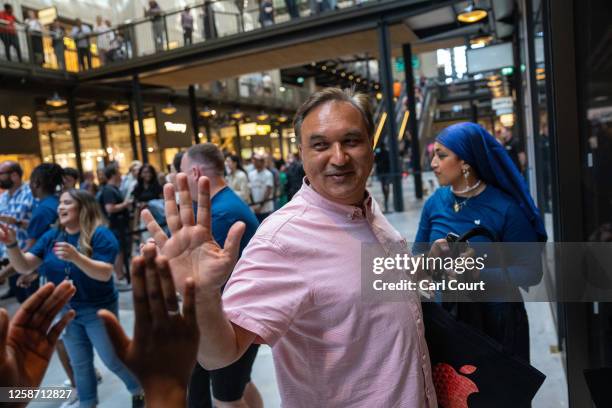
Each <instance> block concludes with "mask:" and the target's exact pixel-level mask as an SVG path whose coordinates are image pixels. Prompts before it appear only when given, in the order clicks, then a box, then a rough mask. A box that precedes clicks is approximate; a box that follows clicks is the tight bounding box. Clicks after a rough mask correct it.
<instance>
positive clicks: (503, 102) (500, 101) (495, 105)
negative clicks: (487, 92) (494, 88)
mask: <svg viewBox="0 0 612 408" xmlns="http://www.w3.org/2000/svg"><path fill="white" fill-rule="evenodd" d="M513 106H514V102H513V101H512V98H511V97H509V96H505V97H502V98H493V99H491V108H492V109H493V110H496V111H499V110H504V109H512V107H513Z"/></svg>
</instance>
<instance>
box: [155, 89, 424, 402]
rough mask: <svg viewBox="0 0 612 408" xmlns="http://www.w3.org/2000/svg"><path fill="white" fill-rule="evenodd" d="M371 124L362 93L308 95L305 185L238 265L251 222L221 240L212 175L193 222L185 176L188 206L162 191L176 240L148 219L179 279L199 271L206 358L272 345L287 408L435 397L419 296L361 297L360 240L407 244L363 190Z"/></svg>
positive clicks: (181, 181)
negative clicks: (214, 230) (213, 212)
mask: <svg viewBox="0 0 612 408" xmlns="http://www.w3.org/2000/svg"><path fill="white" fill-rule="evenodd" d="M373 128H374V124H373V120H372V114H371V111H370V107H369V101H368V98H367V96H365V95H360V94H354V93H352V92H350V91H342V90H340V89H335V88H327V89H324V90H322V91H319V92H317V93H315V94H313V95H312V96H311V97H310V98H309V99H308V101H306V102H305V103H304V105H302V107H301V108H300V109H299V111H298V112H297V114H296V118H295V122H294V129H295V132H296V136H297V137H298V139H299V140H300V142H301V143H300V153H301V156H302V159H303V162H304V171H305V173H306V178H305V182H304V185H303V186H302V189H301V190H300V191H299V192H298V193H297V194H296V195H295V196H294V197H293V199H292V200H291V201H290V202H289V203H288V204H287V205H285V206H284V207H283V208H282V209H280V210H278V211H277V212H275V213H274V214H272V215H271V216H270V217H269V218H267V219H266V220H265V221H264V222H263V223H262V224H261V226H260V228H259V229H258V230H257V232H256V234H255V236H254V237H253V238H252V239H251V241H250V243H249V245H248V246H247V247H246V249H245V250H244V252H243V254H242V257H241V259H240V260H239V262H238V263H237V264H236V265H235V267H233V266H234V262H235V259H236V258H237V253H238V243H239V242H240V236H241V234H242V231H243V230H244V225H242V224H240V223H237V224H235V225H234V226H233V227H232V229H231V230H230V232H229V234H228V238H227V240H226V242H225V248H224V249H221V248H219V246H218V245H216V244H215V243H214V241H213V240H212V237H211V235H210V216H209V208H210V197H209V195H210V194H209V182H208V180H207V179H206V178H204V177H203V178H201V179H200V180H199V185H198V187H199V199H198V205H199V208H198V220H197V222H195V220H194V216H193V210H192V208H191V205H190V203H191V201H190V198H189V192H188V189H187V182H186V178H185V176H184V175H181V174H179V175H178V176H177V181H178V186H179V201H180V203H181V205H180V214H179V212H178V210H177V205H176V202H175V201H174V189H173V187H172V186H170V185H167V186H166V187H165V190H164V195H165V197H166V211H167V218H168V225H169V227H170V229H171V230H172V238H170V239H168V238H167V237H166V236H165V235H164V234H163V232H162V231H161V229H159V227H158V226H157V225H156V224H155V222H154V221H151V222H149V225H148V228H149V230H150V231H151V233H152V234H153V236H154V238H155V240H156V243H157V245H158V247H159V248H160V252H161V254H162V255H165V256H167V257H168V258H170V264H171V267H172V273H173V276H174V278H175V281H176V282H177V284H178V286H179V287H181V286H184V282H185V279H187V277H193V278H194V279H195V281H196V285H197V313H198V322H199V324H200V330H201V340H200V348H199V353H198V360H199V361H200V363H201V364H202V365H203V366H204V367H206V368H208V369H214V368H218V367H223V366H226V365H228V364H230V363H232V362H233V361H235V360H236V359H238V358H239V357H240V356H241V355H242V353H243V352H244V351H245V350H246V349H247V348H248V347H249V345H250V344H252V343H253V342H257V343H266V344H269V345H270V346H271V347H272V352H273V355H274V364H275V367H276V373H277V379H278V383H279V389H280V393H281V397H282V401H283V406H284V407H309V408H310V407H377V408H378V407H385V408H386V407H410V408H423V407H435V406H436V396H435V390H434V387H433V384H432V381H431V367H430V363H429V356H428V352H427V345H426V343H425V339H424V328H423V322H422V317H421V307H420V303H419V299H418V296H417V294H416V293H410V294H408V295H407V297H406V301H405V302H384V301H366V300H364V299H363V298H362V292H361V266H362V265H361V263H362V259H361V255H360V254H361V251H362V246H363V245H369V246H377V247H379V248H380V251H383V252H384V253H390V251H392V249H393V248H396V247H397V245H399V244H401V242H402V238H401V236H400V235H399V233H397V231H395V230H394V229H393V227H392V226H391V225H390V224H389V223H388V222H387V220H386V219H385V218H384V217H383V216H382V213H381V211H380V208H379V206H378V204H377V203H376V202H375V201H374V200H373V199H372V197H371V196H370V195H369V193H368V192H367V191H366V180H367V178H368V175H369V174H370V172H371V170H372V165H373V161H374V152H373V149H372V137H373ZM148 218H149V219H151V218H150V217H148ZM232 269H233V272H232ZM230 274H231V276H230ZM228 276H229V281H227V279H228ZM226 281H227V284H226V286H225V290H224V292H223V295H221V294H220V290H219V289H220V288H221V286H222V285H223V284H225V283H226ZM232 406H246V405H232Z"/></svg>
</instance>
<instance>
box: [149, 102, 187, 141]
mask: <svg viewBox="0 0 612 408" xmlns="http://www.w3.org/2000/svg"><path fill="white" fill-rule="evenodd" d="M164 106H165V105H159V106H157V109H156V110H155V116H156V118H157V140H158V144H159V147H160V148H161V149H167V148H172V147H189V146H191V145H192V144H193V128H192V126H191V119H190V116H189V109H188V108H187V106H183V105H176V104H175V106H176V112H174V113H173V114H172V115H168V114H165V113H163V112H162V111H161V108H163V107H164Z"/></svg>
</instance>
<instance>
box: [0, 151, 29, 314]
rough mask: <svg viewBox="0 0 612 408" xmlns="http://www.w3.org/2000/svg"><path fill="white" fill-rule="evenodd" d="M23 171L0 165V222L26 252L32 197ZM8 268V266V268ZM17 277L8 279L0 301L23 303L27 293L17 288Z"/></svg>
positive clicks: (0, 254)
mask: <svg viewBox="0 0 612 408" xmlns="http://www.w3.org/2000/svg"><path fill="white" fill-rule="evenodd" d="M22 177H23V170H22V168H21V166H20V165H19V163H16V162H14V161H5V162H2V163H1V164H0V188H1V189H3V190H5V191H4V193H2V195H0V222H2V223H5V224H8V225H9V226H10V227H12V228H14V229H15V230H16V232H17V244H16V245H19V248H21V250H23V251H25V250H27V240H28V232H27V227H28V223H29V222H30V218H31V217H32V208H33V205H34V196H33V195H32V191H31V190H30V186H29V185H28V184H26V183H24V182H23V180H22ZM5 258H6V247H5V246H4V245H0V259H5ZM8 268H10V266H9V267H8ZM9 273H10V269H5V270H4V271H2V276H7V275H8V274H9ZM17 279H18V276H17V275H13V276H11V277H10V278H9V290H8V292H6V293H5V294H4V295H2V296H0V299H8V298H10V297H12V296H16V297H17V300H18V301H19V302H23V301H24V300H25V299H26V297H27V296H28V291H27V290H25V289H21V288H18V287H17Z"/></svg>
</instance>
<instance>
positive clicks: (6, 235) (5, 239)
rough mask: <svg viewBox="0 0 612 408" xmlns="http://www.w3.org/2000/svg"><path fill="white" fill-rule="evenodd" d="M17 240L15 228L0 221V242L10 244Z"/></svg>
mask: <svg viewBox="0 0 612 408" xmlns="http://www.w3.org/2000/svg"><path fill="white" fill-rule="evenodd" d="M16 240H17V234H16V233H15V230H14V229H12V228H11V227H9V226H8V225H6V224H3V223H0V242H2V243H3V244H7V245H10V244H12V243H14V242H15V241H16Z"/></svg>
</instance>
